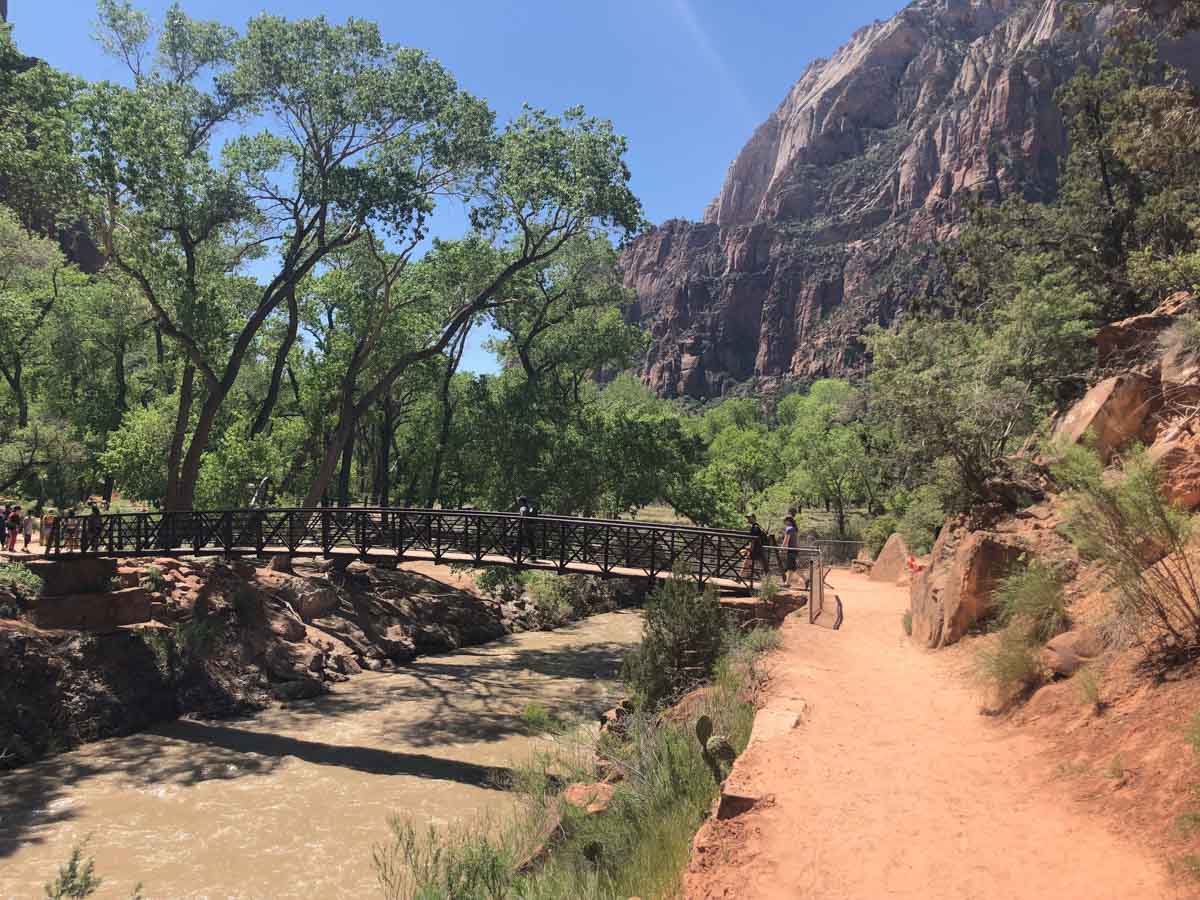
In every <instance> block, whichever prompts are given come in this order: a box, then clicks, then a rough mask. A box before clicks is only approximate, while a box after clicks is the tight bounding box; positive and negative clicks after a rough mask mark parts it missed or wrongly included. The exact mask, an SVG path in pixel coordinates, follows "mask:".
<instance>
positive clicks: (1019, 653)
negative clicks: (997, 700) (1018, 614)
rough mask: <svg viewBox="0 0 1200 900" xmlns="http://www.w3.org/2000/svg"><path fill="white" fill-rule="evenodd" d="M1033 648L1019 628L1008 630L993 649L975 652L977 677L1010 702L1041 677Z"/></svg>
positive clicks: (1006, 629) (1025, 634)
mask: <svg viewBox="0 0 1200 900" xmlns="http://www.w3.org/2000/svg"><path fill="white" fill-rule="evenodd" d="M1035 646H1036V645H1035V644H1034V643H1033V642H1032V641H1031V640H1030V639H1029V635H1028V634H1027V633H1026V632H1025V631H1024V630H1023V629H1021V628H1017V627H1012V626H1010V627H1008V628H1005V629H1004V631H1002V632H1001V633H1000V640H999V641H998V642H997V643H996V644H995V646H993V647H989V648H987V649H985V650H981V651H980V652H979V655H978V658H977V663H978V666H979V671H980V674H981V675H982V676H983V678H984V679H985V680H986V681H989V682H991V683H992V684H993V685H995V687H996V690H997V693H998V695H999V696H1000V697H1001V699H1003V700H1012V699H1014V698H1016V697H1017V696H1019V695H1020V694H1022V693H1024V692H1025V691H1027V690H1028V689H1029V688H1031V687H1033V686H1034V685H1035V684H1036V683H1037V682H1038V680H1039V679H1040V675H1041V668H1040V666H1039V665H1038V661H1037V657H1036V656H1035V655H1034V649H1035Z"/></svg>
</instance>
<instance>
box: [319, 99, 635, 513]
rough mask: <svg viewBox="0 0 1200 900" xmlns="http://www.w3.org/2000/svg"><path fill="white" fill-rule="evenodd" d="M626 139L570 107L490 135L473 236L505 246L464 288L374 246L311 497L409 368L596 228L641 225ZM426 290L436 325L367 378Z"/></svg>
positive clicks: (531, 115) (529, 114)
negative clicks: (362, 318)
mask: <svg viewBox="0 0 1200 900" xmlns="http://www.w3.org/2000/svg"><path fill="white" fill-rule="evenodd" d="M625 146H626V145H625V140H624V139H623V138H621V137H620V136H619V135H617V134H616V133H615V132H614V131H613V128H612V125H611V123H609V122H606V121H602V120H598V119H595V118H591V117H588V116H586V115H584V113H583V111H582V109H579V108H572V109H569V110H567V111H566V112H564V114H563V115H562V116H552V115H549V114H547V113H546V112H544V111H542V110H536V109H526V110H525V111H524V112H523V113H522V114H521V115H520V116H518V117H517V118H516V119H514V120H513V121H512V122H511V123H509V124H508V125H507V126H506V127H505V128H504V130H503V131H502V132H501V133H500V134H499V135H497V136H496V137H495V140H494V141H493V142H492V144H491V147H490V151H491V155H490V159H489V161H488V164H487V166H486V167H485V169H484V171H483V172H482V173H481V174H480V176H479V178H478V179H477V181H476V183H475V185H474V186H473V190H472V193H471V198H470V200H471V219H472V224H473V225H474V227H475V231H476V232H477V236H476V238H474V240H476V241H477V240H480V239H483V238H486V239H487V241H488V243H489V244H490V245H491V246H492V247H493V248H494V249H495V250H497V251H498V252H497V253H495V254H494V255H492V256H490V257H489V265H491V266H493V268H492V270H491V271H489V272H488V273H487V275H486V277H483V278H481V279H480V281H479V283H478V284H477V285H476V286H473V288H472V290H471V292H470V293H469V294H468V295H466V296H458V295H454V294H450V295H446V294H443V293H438V294H436V295H430V294H428V293H423V292H422V291H421V290H419V289H418V290H417V291H415V292H414V293H411V294H410V293H408V292H406V290H405V284H404V280H405V275H406V272H407V268H408V262H409V259H408V257H407V256H406V255H405V254H403V253H400V254H395V253H385V252H383V249H382V248H380V247H378V246H376V245H372V253H373V255H374V257H375V261H376V268H377V273H378V274H377V279H376V285H377V288H376V289H377V291H378V293H379V301H378V307H377V310H378V314H377V315H376V317H375V324H374V326H373V327H372V328H371V329H370V331H369V332H367V333H366V334H364V335H362V336H361V338H360V339H359V342H358V345H356V347H355V351H354V353H353V354H352V356H351V361H350V364H349V366H348V367H347V370H346V373H345V378H344V379H343V383H342V389H341V391H340V397H339V401H338V419H337V426H336V428H335V430H334V431H333V433H332V434H331V435H330V437H329V439H328V441H327V444H326V447H325V453H324V457H323V459H322V461H321V464H320V466H319V468H318V470H317V473H316V476H315V478H314V480H313V483H312V485H311V487H310V489H309V492H308V495H307V497H306V498H305V505H307V506H311V505H315V504H316V503H317V502H318V501H319V500H320V499H321V497H322V496H324V494H325V492H326V490H327V488H328V486H329V484H330V481H331V480H332V478H333V475H334V472H335V471H336V469H337V465H338V461H339V459H340V458H341V456H342V454H343V452H344V449H345V446H346V444H347V442H348V441H349V440H350V439H351V435H352V434H353V433H354V430H355V428H356V427H357V424H358V422H359V421H360V420H361V419H362V417H363V416H364V415H366V413H367V412H368V411H369V410H370V409H371V408H372V407H373V406H374V405H375V404H376V403H378V402H379V401H380V400H381V399H382V398H383V397H384V396H385V395H386V394H387V393H388V391H390V390H391V389H392V386H393V385H394V384H395V382H396V380H397V379H398V378H400V376H401V375H402V374H404V373H405V372H406V371H407V370H408V369H409V368H411V367H412V366H414V365H416V364H418V363H421V362H423V361H426V360H429V359H432V358H434V357H436V356H438V355H439V354H441V353H443V352H444V351H445V350H446V349H447V348H448V347H450V346H451V345H452V343H453V342H454V340H455V339H456V337H457V336H458V335H459V334H460V332H461V331H462V330H463V329H464V328H466V327H468V326H469V324H470V323H471V322H472V321H473V320H474V319H475V318H476V317H478V316H480V315H481V314H485V313H488V312H490V311H492V310H495V309H497V308H499V307H502V306H504V305H506V304H510V303H518V302H520V298H519V294H518V296H517V297H516V298H513V297H510V296H509V295H508V293H507V290H508V288H509V286H510V285H511V284H512V283H513V281H514V279H515V278H516V277H517V276H519V275H521V274H522V273H523V272H525V271H526V270H529V269H530V268H532V267H536V266H539V265H542V264H543V263H545V262H546V261H548V260H550V259H552V258H553V257H555V256H556V255H557V254H558V253H560V252H561V251H562V250H563V249H564V248H565V247H567V246H568V245H569V244H570V242H571V241H572V240H574V239H576V238H578V237H580V236H582V235H585V234H589V233H592V232H593V231H596V230H605V231H616V232H617V233H618V234H620V235H622V236H624V235H628V234H630V233H632V232H634V231H635V230H636V229H638V228H639V227H641V224H642V215H641V205H640V203H639V202H638V200H637V198H636V197H635V196H634V195H633V193H632V191H630V189H629V186H628V182H629V169H628V168H627V166H626V165H625V162H624V158H623V157H624V153H625ZM421 297H423V298H424V300H425V302H424V304H423V306H424V308H426V309H428V310H430V311H431V312H432V313H433V316H434V319H435V320H436V322H437V325H436V327H434V328H432V329H430V330H429V331H428V332H427V337H426V339H425V340H423V341H420V342H419V346H412V347H411V348H410V349H408V350H405V351H403V352H401V353H399V354H397V355H395V356H393V357H392V358H391V359H389V360H388V363H387V365H386V366H385V367H383V369H382V371H381V372H380V374H379V375H378V376H377V377H374V378H372V379H369V380H367V381H363V380H362V379H361V378H360V376H361V374H362V373H363V371H364V370H365V369H366V368H367V367H368V364H369V363H370V362H371V360H372V357H373V356H374V354H375V352H376V348H377V347H378V346H379V340H380V336H381V335H382V334H383V333H384V331H385V330H386V329H387V328H388V327H389V324H390V322H391V317H392V316H393V315H400V314H403V313H404V311H405V310H406V308H409V307H411V305H412V303H413V302H414V298H421Z"/></svg>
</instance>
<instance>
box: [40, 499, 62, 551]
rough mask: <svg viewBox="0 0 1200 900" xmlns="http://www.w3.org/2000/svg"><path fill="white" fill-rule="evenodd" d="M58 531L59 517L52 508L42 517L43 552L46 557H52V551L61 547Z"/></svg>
mask: <svg viewBox="0 0 1200 900" xmlns="http://www.w3.org/2000/svg"><path fill="white" fill-rule="evenodd" d="M58 531H59V530H58V515H57V514H56V513H55V512H54V509H53V508H51V509H49V510H47V511H46V514H45V515H44V516H42V552H43V553H44V554H45V555H46V556H49V555H50V551H51V550H58V549H60V547H61V541H60V539H59V533H58Z"/></svg>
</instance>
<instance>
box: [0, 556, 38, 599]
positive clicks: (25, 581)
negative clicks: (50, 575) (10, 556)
mask: <svg viewBox="0 0 1200 900" xmlns="http://www.w3.org/2000/svg"><path fill="white" fill-rule="evenodd" d="M0 587H6V588H8V589H9V590H11V591H12V592H13V593H15V594H16V595H17V596H18V597H36V596H37V595H38V594H39V593H40V592H41V590H42V579H41V576H39V575H37V574H35V573H34V572H32V571H31V570H30V569H29V567H28V566H26V565H22V564H21V563H4V564H0Z"/></svg>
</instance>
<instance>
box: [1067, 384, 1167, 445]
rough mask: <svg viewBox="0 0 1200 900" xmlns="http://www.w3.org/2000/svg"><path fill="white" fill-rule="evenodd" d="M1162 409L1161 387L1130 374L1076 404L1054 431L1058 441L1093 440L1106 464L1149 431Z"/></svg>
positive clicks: (1089, 394) (1097, 387) (1078, 441)
mask: <svg viewBox="0 0 1200 900" xmlns="http://www.w3.org/2000/svg"><path fill="white" fill-rule="evenodd" d="M1160 406H1161V399H1160V397H1159V391H1158V385H1157V384H1155V383H1154V381H1152V380H1151V379H1150V378H1147V377H1146V376H1145V375H1140V374H1138V373H1136V372H1127V373H1125V374H1123V375H1114V376H1113V377H1112V378H1106V379H1104V380H1103V381H1101V382H1100V383H1099V384H1097V385H1096V386H1095V387H1093V388H1092V389H1091V390H1090V391H1088V392H1087V394H1086V395H1085V396H1084V398H1083V399H1082V400H1080V401H1079V402H1078V403H1076V404H1075V405H1074V406H1073V407H1071V410H1070V411H1069V412H1068V413H1067V415H1066V416H1065V417H1063V419H1062V421H1061V422H1059V423H1058V426H1057V427H1056V428H1055V429H1054V439H1055V441H1063V442H1065V443H1068V444H1080V443H1084V442H1085V441H1094V442H1095V449H1096V451H1097V452H1098V453H1099V454H1100V455H1101V456H1102V457H1104V459H1105V460H1106V461H1107V460H1109V459H1111V458H1112V456H1113V454H1114V453H1116V452H1117V451H1118V450H1120V449H1121V448H1122V447H1124V446H1125V445H1126V444H1128V443H1129V442H1130V441H1133V440H1134V439H1136V438H1138V437H1143V436H1144V434H1145V432H1146V426H1147V422H1148V421H1149V420H1150V416H1151V415H1152V414H1153V413H1155V412H1157V411H1158V409H1159V407H1160Z"/></svg>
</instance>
